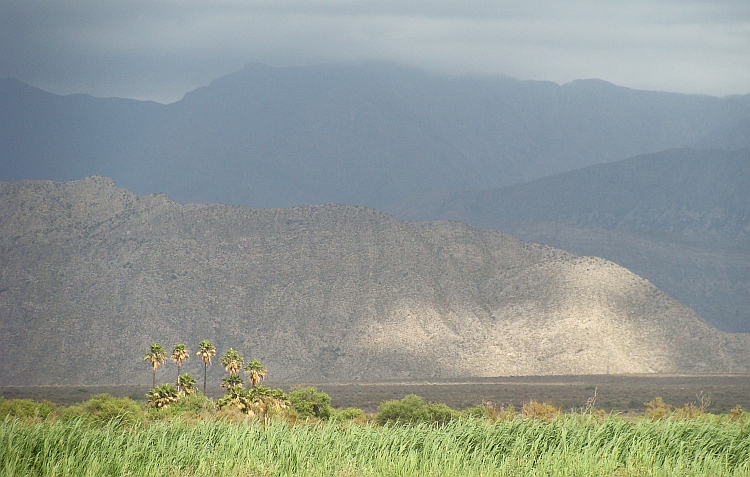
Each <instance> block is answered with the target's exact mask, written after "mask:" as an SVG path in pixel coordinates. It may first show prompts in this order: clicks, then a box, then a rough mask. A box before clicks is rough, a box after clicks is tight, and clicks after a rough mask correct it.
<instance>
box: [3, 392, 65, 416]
mask: <svg viewBox="0 0 750 477" xmlns="http://www.w3.org/2000/svg"><path fill="white" fill-rule="evenodd" d="M56 409H57V405H56V404H54V403H51V402H49V401H42V402H36V401H32V400H31V399H12V400H10V401H8V400H6V399H5V398H4V397H1V396H0V420H3V419H5V418H6V417H7V416H13V417H19V418H23V419H27V418H38V419H47V418H48V417H49V415H50V414H52V413H53V412H55V410H56Z"/></svg>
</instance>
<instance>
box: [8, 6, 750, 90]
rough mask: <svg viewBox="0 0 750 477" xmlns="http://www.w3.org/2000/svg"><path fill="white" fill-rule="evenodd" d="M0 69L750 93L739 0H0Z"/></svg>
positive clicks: (59, 82) (50, 74) (204, 79)
mask: <svg viewBox="0 0 750 477" xmlns="http://www.w3.org/2000/svg"><path fill="white" fill-rule="evenodd" d="M0 44H2V45H3V48H2V49H0V77H6V76H12V77H16V78H19V79H21V80H23V81H27V82H29V83H31V84H33V85H35V86H38V87H41V88H43V89H47V90H50V91H53V92H56V93H72V92H85V93H90V94H94V95H97V96H124V97H134V98H139V99H153V100H157V101H162V102H167V101H175V100H177V99H179V98H180V97H181V96H182V95H183V94H184V93H186V92H187V91H189V90H191V89H193V88H195V87H196V86H199V85H203V84H207V83H208V82H209V81H210V80H211V79H213V78H216V77H217V76H221V75H223V74H227V73H230V72H232V71H236V70H238V69H240V68H242V66H243V65H245V64H247V63H250V62H264V63H268V64H272V65H277V66H286V65H304V64H314V63H323V62H350V61H366V60H388V61H394V62H397V63H402V64H407V65H412V66H417V67H421V68H425V69H429V70H433V71H438V72H444V73H448V74H459V75H463V74H471V75H475V74H505V75H509V76H514V77H517V78H521V79H539V80H551V81H555V82H558V83H565V82H568V81H571V80H573V79H578V78H591V77H597V78H602V79H605V80H608V81H611V82H613V83H616V84H619V85H622V86H628V87H631V88H638V89H653V90H662V91H676V92H683V93H701V94H712V95H719V96H721V95H727V94H746V93H750V83H749V82H748V78H750V54H749V53H748V52H750V3H748V2H747V0H731V1H730V0H726V1H678V0H671V1H670V0H648V1H637V0H636V1H631V2H621V1H615V0H590V1H586V0H580V1H576V0H560V1H552V0H544V1H543V0H530V1H526V2H517V1H504V0H477V1H472V2H458V1H448V0H411V1H409V0H399V1H396V0H390V1H388V0H385V1H384V0H380V1H370V0H361V1H357V0H348V1H344V0H218V1H213V2H205V1H196V0H80V1H76V0H73V1H70V2H59V1H57V0H5V1H4V2H2V4H1V5H0Z"/></svg>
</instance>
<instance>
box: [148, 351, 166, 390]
mask: <svg viewBox="0 0 750 477" xmlns="http://www.w3.org/2000/svg"><path fill="white" fill-rule="evenodd" d="M150 349H151V350H150V351H149V352H148V353H146V356H144V358H143V360H144V361H148V362H150V363H151V367H152V368H153V371H154V382H153V385H152V386H151V387H152V388H155V387H156V369H157V368H158V367H159V366H161V365H162V363H164V361H165V360H166V359H167V356H166V354H167V351H166V350H165V349H164V348H162V346H161V345H160V344H158V343H154V344H152V345H151V348H150Z"/></svg>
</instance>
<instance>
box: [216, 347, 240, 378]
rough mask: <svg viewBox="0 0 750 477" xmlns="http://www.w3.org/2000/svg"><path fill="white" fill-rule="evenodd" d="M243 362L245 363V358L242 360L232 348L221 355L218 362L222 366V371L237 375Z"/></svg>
mask: <svg viewBox="0 0 750 477" xmlns="http://www.w3.org/2000/svg"><path fill="white" fill-rule="evenodd" d="M244 362H245V358H243V357H242V356H241V355H240V354H239V353H238V352H236V351H235V350H233V349H232V348H229V349H228V350H227V352H226V353H224V354H223V355H222V357H221V361H220V363H221V364H222V366H224V369H225V370H226V371H227V373H229V374H237V373H239V372H240V369H242V364H243V363H244Z"/></svg>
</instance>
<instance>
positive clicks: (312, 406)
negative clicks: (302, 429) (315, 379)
mask: <svg viewBox="0 0 750 477" xmlns="http://www.w3.org/2000/svg"><path fill="white" fill-rule="evenodd" d="M289 403H290V404H291V405H292V409H293V410H294V411H295V412H296V413H297V417H300V418H303V419H304V418H307V417H315V418H317V419H328V418H329V417H331V415H332V414H333V408H331V397H330V396H329V395H328V394H326V393H324V392H322V391H318V390H317V389H315V388H314V387H313V386H309V387H296V388H294V389H293V390H292V392H291V393H289Z"/></svg>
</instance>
